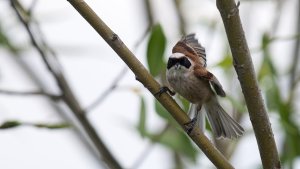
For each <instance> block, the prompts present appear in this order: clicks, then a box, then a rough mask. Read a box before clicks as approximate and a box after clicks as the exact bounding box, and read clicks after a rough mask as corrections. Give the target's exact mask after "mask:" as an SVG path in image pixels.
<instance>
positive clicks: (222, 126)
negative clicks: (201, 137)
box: [204, 98, 244, 138]
mask: <svg viewBox="0 0 300 169" xmlns="http://www.w3.org/2000/svg"><path fill="white" fill-rule="evenodd" d="M204 108H205V110H206V114H207V117H208V121H209V123H210V126H211V128H212V130H213V133H214V134H215V135H216V136H217V137H225V138H237V137H239V136H241V135H243V133H244V129H243V128H242V127H241V126H240V125H239V124H238V123H237V122H236V121H235V120H234V119H232V118H231V117H230V116H229V115H228V114H227V113H226V112H225V110H224V109H223V108H222V107H221V106H220V104H219V103H218V100H217V99H216V98H212V99H211V100H210V101H209V102H207V103H205V104H204Z"/></svg>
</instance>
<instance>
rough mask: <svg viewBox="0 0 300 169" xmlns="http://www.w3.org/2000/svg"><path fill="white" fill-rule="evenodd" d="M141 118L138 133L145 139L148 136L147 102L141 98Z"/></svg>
mask: <svg viewBox="0 0 300 169" xmlns="http://www.w3.org/2000/svg"><path fill="white" fill-rule="evenodd" d="M140 100H141V101H140V118H139V123H138V126H137V129H138V131H139V132H140V134H141V135H142V136H143V137H144V136H145V135H146V132H147V130H146V105H145V100H144V98H143V97H142V96H141V99H140Z"/></svg>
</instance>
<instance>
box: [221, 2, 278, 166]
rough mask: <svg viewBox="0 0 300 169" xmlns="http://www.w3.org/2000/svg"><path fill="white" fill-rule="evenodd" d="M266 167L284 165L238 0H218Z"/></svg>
mask: <svg viewBox="0 0 300 169" xmlns="http://www.w3.org/2000/svg"><path fill="white" fill-rule="evenodd" d="M217 8H218V9H219V11H220V14H221V17H222V20H223V23H224V26H225V30H226V33H227V38H228V41H229V45H230V48H231V52H232V57H233V60H234V67H235V70H236V72H237V75H238V79H239V81H240V84H241V87H242V91H243V94H244V98H245V101H246V105H247V108H248V110H249V115H250V119H251V123H252V126H253V129H254V133H255V136H256V140H257V143H258V148H259V151H260V156H261V160H262V163H263V167H264V168H266V169H267V168H272V169H275V168H281V164H280V161H279V156H278V151H277V147H276V143H275V140H274V135H273V132H272V128H271V124H270V121H269V118H268V114H267V110H266V107H265V105H264V101H263V98H262V95H261V92H260V89H259V86H258V82H257V80H256V75H255V71H254V67H253V63H252V59H251V54H250V52H249V48H248V44H247V41H246V37H245V34H244V30H243V27H242V23H241V20H240V16H239V8H238V4H236V3H235V1H234V0H217Z"/></svg>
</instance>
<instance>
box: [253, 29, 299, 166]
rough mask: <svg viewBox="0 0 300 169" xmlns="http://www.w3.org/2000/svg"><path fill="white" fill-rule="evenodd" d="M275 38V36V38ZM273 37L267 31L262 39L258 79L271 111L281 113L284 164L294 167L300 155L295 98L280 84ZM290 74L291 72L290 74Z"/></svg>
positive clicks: (290, 90) (282, 157)
mask: <svg viewBox="0 0 300 169" xmlns="http://www.w3.org/2000/svg"><path fill="white" fill-rule="evenodd" d="M273 39H274V38H273ZM273 41H274V40H272V38H270V36H269V35H268V34H267V33H265V34H264V35H263V36H262V39H261V50H262V53H263V61H262V64H261V67H260V69H259V71H258V79H259V82H260V84H261V85H262V86H263V87H264V88H265V92H266V93H265V95H266V102H267V106H268V108H269V110H270V111H271V112H276V113H278V114H279V116H280V119H279V123H280V124H281V128H282V130H284V142H283V145H282V146H281V147H282V150H281V151H282V153H281V155H280V156H281V160H282V163H283V164H284V166H288V168H291V169H292V168H293V162H294V160H295V159H296V158H297V157H299V156H300V144H299V143H300V130H299V126H297V124H295V122H294V121H293V117H294V114H295V113H296V111H295V109H294V104H295V103H294V100H293V99H292V100H289V99H285V98H284V96H283V94H282V92H283V91H282V90H281V88H280V86H279V80H280V79H282V78H283V77H280V76H283V75H281V74H279V73H278V70H277V68H276V67H275V65H274V64H273V62H272V59H271V58H272V57H271V52H270V49H269V47H270V45H271V42H273ZM288 75H289V74H288ZM293 90H294V88H289V91H288V93H289V94H292V93H293V92H295V91H293Z"/></svg>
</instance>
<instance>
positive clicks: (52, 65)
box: [10, 0, 122, 169]
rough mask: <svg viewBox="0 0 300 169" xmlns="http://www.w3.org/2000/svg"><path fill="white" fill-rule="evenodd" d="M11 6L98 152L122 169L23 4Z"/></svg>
mask: <svg viewBox="0 0 300 169" xmlns="http://www.w3.org/2000/svg"><path fill="white" fill-rule="evenodd" d="M10 2H11V6H12V8H13V9H14V11H15V12H16V14H17V16H18V18H19V20H20V22H21V23H22V24H23V26H24V27H25V29H26V31H27V33H28V35H29V37H30V40H31V43H32V45H33V46H34V47H35V49H36V50H37V51H38V53H39V54H40V56H41V57H42V60H43V61H44V63H45V65H46V67H47V68H48V70H49V71H50V73H51V74H52V75H53V76H54V79H55V80H56V83H57V85H58V87H59V88H60V90H61V92H62V93H63V97H62V98H63V100H64V102H65V103H66V104H67V105H68V107H69V108H70V109H71V110H72V112H73V114H74V115H75V117H76V118H77V119H78V121H79V122H80V124H81V125H82V127H83V128H84V130H85V132H86V133H87V135H88V136H89V138H90V139H91V141H92V142H93V143H94V145H95V147H96V148H97V150H98V152H99V153H100V154H101V156H102V159H103V161H104V162H105V163H106V164H107V166H108V167H109V168H113V169H122V167H121V165H120V164H119V163H118V162H117V161H116V159H115V158H114V157H113V156H112V154H111V153H110V152H109V150H108V148H107V147H106V146H105V144H104V142H103V141H102V140H101V139H100V137H99V135H98V134H97V132H96V130H95V129H94V128H93V126H92V125H91V123H90V122H89V120H88V119H87V118H86V116H85V114H86V113H85V112H84V110H83V109H82V108H81V106H80V104H79V102H78V101H77V99H76V98H75V96H74V94H73V92H72V90H71V88H70V86H69V84H68V82H67V81H66V79H65V77H64V75H63V73H62V71H61V69H60V68H61V67H60V64H59V62H58V60H57V58H56V57H52V60H49V59H48V57H47V54H46V52H45V51H44V50H43V48H42V47H41V46H40V45H39V43H38V42H37V41H36V39H35V37H34V35H33V33H32V31H31V28H30V26H29V21H28V20H25V19H24V18H23V16H22V14H21V13H20V11H19V10H18V8H19V7H20V6H21V4H20V3H19V2H18V1H17V0H11V1H10Z"/></svg>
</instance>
